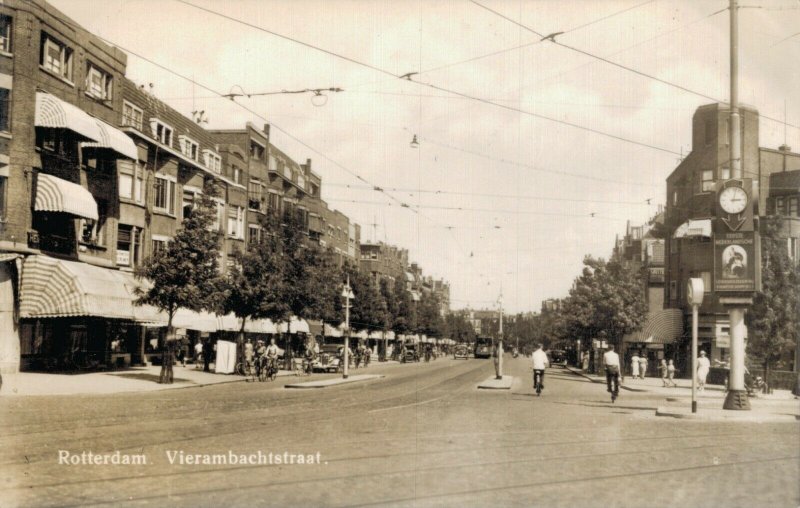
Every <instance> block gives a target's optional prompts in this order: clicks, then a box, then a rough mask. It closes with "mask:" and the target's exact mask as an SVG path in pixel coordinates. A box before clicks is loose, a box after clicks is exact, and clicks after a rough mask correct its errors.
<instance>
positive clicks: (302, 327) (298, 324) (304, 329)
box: [277, 317, 310, 333]
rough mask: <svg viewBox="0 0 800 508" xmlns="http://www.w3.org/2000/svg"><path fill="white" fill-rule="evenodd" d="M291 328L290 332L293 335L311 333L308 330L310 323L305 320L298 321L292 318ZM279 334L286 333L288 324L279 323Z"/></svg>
mask: <svg viewBox="0 0 800 508" xmlns="http://www.w3.org/2000/svg"><path fill="white" fill-rule="evenodd" d="M289 324H290V328H289V330H290V331H291V332H292V333H310V331H309V328H308V322H307V321H306V320H305V319H298V318H296V317H292V319H291V321H290V323H289ZM277 328H278V332H279V333H286V330H287V328H286V323H278V325H277Z"/></svg>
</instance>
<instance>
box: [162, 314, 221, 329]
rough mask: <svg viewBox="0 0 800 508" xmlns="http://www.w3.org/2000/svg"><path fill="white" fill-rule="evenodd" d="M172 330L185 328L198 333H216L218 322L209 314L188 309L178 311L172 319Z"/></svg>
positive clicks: (215, 317)
mask: <svg viewBox="0 0 800 508" xmlns="http://www.w3.org/2000/svg"><path fill="white" fill-rule="evenodd" d="M172 326H173V328H186V329H187V330H196V331H199V332H217V331H219V330H220V322H219V320H218V319H217V316H216V315H214V314H211V313H209V312H195V311H193V310H189V309H178V310H177V311H175V315H174V316H173V317H172Z"/></svg>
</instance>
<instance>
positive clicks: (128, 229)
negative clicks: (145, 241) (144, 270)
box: [117, 224, 142, 266]
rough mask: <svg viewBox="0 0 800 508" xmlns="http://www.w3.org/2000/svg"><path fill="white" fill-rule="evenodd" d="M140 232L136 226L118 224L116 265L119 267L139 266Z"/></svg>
mask: <svg viewBox="0 0 800 508" xmlns="http://www.w3.org/2000/svg"><path fill="white" fill-rule="evenodd" d="M141 232H142V230H141V229H139V228H137V227H136V226H128V225H126V224H119V225H118V226H117V264H118V265H120V266H137V265H138V264H139V250H140V249H139V246H140V244H141Z"/></svg>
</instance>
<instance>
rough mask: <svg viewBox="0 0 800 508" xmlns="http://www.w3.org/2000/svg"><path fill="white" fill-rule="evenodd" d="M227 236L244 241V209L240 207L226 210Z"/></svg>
mask: <svg viewBox="0 0 800 508" xmlns="http://www.w3.org/2000/svg"><path fill="white" fill-rule="evenodd" d="M228 236H230V237H231V238H238V239H239V240H244V208H242V207H241V206H231V207H229V208H228Z"/></svg>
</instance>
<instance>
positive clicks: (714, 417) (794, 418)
mask: <svg viewBox="0 0 800 508" xmlns="http://www.w3.org/2000/svg"><path fill="white" fill-rule="evenodd" d="M720 411H723V410H720ZM728 413H729V414H718V413H717V414H709V413H703V412H699V413H686V412H683V411H676V410H675V409H670V408H664V407H660V408H658V409H656V416H661V417H667V418H674V419H676V420H702V421H717V422H743V423H769V422H798V421H800V416H798V415H787V414H781V415H779V414H766V415H764V414H758V413H755V414H754V413H753V412H752V411H729V412H728Z"/></svg>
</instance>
